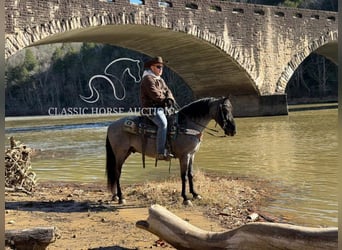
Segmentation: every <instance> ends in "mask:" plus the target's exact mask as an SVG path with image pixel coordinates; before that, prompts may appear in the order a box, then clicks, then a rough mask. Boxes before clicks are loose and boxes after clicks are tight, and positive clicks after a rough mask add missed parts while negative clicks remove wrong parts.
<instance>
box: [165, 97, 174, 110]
mask: <svg viewBox="0 0 342 250" xmlns="http://www.w3.org/2000/svg"><path fill="white" fill-rule="evenodd" d="M165 105H166V107H168V108H171V107H174V106H175V101H174V100H173V99H171V98H166V100H165Z"/></svg>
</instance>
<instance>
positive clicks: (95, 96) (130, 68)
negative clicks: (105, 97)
mask: <svg viewBox="0 0 342 250" xmlns="http://www.w3.org/2000/svg"><path fill="white" fill-rule="evenodd" d="M119 62H120V63H125V64H127V67H126V68H124V70H123V72H122V73H121V76H120V77H117V76H115V75H113V74H110V73H108V69H109V68H110V67H112V66H113V65H115V64H116V63H119ZM132 72H133V73H132ZM140 72H141V69H140V60H135V59H131V58H126V57H123V58H118V59H115V60H114V61H112V62H111V63H109V64H108V65H107V67H106V68H105V70H104V75H94V76H93V77H91V78H90V80H89V83H88V86H89V89H90V96H89V97H85V96H82V95H80V97H81V99H82V100H83V101H85V102H87V103H95V102H97V101H98V100H99V98H100V94H99V92H98V91H97V89H96V88H95V86H94V84H93V81H94V80H95V79H99V78H102V79H104V80H106V81H107V82H108V83H109V84H110V86H111V87H112V89H113V96H114V98H115V99H117V100H119V101H122V100H123V99H125V97H126V89H125V86H124V84H123V79H124V77H125V75H126V74H128V75H129V76H130V77H131V78H132V79H133V80H134V82H135V83H139V82H140V81H141V76H140V75H141V73H140ZM114 82H117V83H118V84H119V85H120V86H121V88H122V96H121V97H119V96H117V93H116V88H115V85H114Z"/></svg>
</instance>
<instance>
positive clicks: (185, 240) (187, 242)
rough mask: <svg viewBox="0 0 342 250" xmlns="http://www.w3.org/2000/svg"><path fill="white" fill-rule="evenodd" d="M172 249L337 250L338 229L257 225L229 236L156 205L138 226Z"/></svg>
mask: <svg viewBox="0 0 342 250" xmlns="http://www.w3.org/2000/svg"><path fill="white" fill-rule="evenodd" d="M136 226H137V227H138V228H142V229H144V230H147V231H149V232H150V233H153V234H155V235H157V236H158V237H160V238H161V239H163V240H165V241H166V242H168V243H169V244H171V245H172V246H173V247H175V248H177V249H180V250H183V249H192V250H197V249H198V250H202V249H206V250H212V249H216V250H219V249H239V250H241V249H248V250H249V249H263V250H267V249H278V250H279V249H287V250H290V249H293V250H298V249H306V250H309V249H312V250H316V249H337V244H338V241H337V235H338V230H337V228H310V227H301V226H294V225H289V224H280V223H268V222H254V223H250V224H246V225H243V226H241V227H238V228H236V229H233V230H230V231H226V232H209V231H205V230H202V229H200V228H197V227H195V226H193V225H191V224H189V223H188V222H186V221H184V220H182V219H181V218H179V217H177V216H176V215H174V214H173V213H171V212H169V211H168V210H167V209H165V208H164V207H161V206H159V205H153V206H151V208H150V209H149V217H148V218H147V220H146V221H145V220H144V221H138V222H137V223H136Z"/></svg>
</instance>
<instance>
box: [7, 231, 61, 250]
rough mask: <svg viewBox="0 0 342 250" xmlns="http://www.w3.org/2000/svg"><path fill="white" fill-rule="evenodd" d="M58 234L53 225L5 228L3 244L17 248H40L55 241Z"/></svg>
mask: <svg viewBox="0 0 342 250" xmlns="http://www.w3.org/2000/svg"><path fill="white" fill-rule="evenodd" d="M58 236H59V234H58V232H57V228H55V227H37V228H29V229H23V230H6V231H5V245H6V246H8V247H11V249H18V250H42V249H46V247H47V246H48V245H49V244H51V243H53V242H55V241H56V239H57V238H58Z"/></svg>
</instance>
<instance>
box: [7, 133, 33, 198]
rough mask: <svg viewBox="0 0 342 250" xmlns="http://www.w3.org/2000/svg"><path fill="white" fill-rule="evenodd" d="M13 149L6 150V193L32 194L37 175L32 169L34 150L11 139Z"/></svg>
mask: <svg viewBox="0 0 342 250" xmlns="http://www.w3.org/2000/svg"><path fill="white" fill-rule="evenodd" d="M10 145H11V147H10V148H8V149H6V150H5V188H6V191H14V192H16V191H21V192H24V193H26V194H32V192H33V191H34V187H35V185H36V182H37V181H36V174H35V173H34V172H33V171H32V168H31V155H32V149H31V148H29V147H27V146H26V145H24V144H22V143H20V142H19V141H15V140H14V138H13V137H10Z"/></svg>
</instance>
